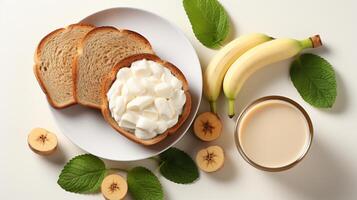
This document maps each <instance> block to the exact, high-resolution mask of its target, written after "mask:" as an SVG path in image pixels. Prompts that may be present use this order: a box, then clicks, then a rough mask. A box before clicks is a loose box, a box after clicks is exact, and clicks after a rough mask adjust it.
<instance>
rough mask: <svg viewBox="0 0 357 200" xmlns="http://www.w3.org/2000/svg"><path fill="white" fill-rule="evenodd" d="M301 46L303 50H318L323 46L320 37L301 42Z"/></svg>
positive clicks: (316, 36) (315, 36)
mask: <svg viewBox="0 0 357 200" xmlns="http://www.w3.org/2000/svg"><path fill="white" fill-rule="evenodd" d="M300 45H301V48H302V49H307V48H317V47H319V46H322V42H321V38H320V36H319V35H314V36H312V37H309V38H307V39H305V40H300Z"/></svg>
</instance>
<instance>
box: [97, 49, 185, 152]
mask: <svg viewBox="0 0 357 200" xmlns="http://www.w3.org/2000/svg"><path fill="white" fill-rule="evenodd" d="M142 59H147V60H152V61H154V62H158V63H160V64H161V65H163V66H164V67H166V68H168V69H169V70H170V71H171V73H172V74H173V75H174V76H175V77H176V78H178V79H179V80H181V81H182V88H183V90H184V92H185V95H186V103H185V105H184V108H183V110H182V114H181V115H180V117H179V119H178V122H177V123H176V124H175V125H174V126H173V127H171V128H169V129H167V130H166V131H165V132H164V133H162V134H160V135H158V136H156V137H154V138H152V139H149V140H142V139H139V138H137V137H136V136H135V135H134V134H133V133H131V132H129V131H127V130H125V129H123V128H121V127H119V125H118V123H117V122H116V121H115V120H114V119H113V118H112V116H111V112H110V109H109V105H108V104H109V103H108V99H107V92H108V90H109V89H110V87H111V85H112V84H113V82H114V81H115V80H116V74H117V73H118V71H119V70H120V69H121V68H123V67H130V65H131V63H133V62H134V61H137V60H142ZM101 97H102V102H103V104H102V106H101V111H102V115H103V117H104V119H105V121H107V122H108V123H109V124H110V125H111V126H112V127H113V128H114V129H115V130H116V131H118V132H119V133H120V134H122V135H124V136H125V137H127V138H128V139H130V140H132V141H134V142H136V143H138V144H142V145H146V146H149V145H154V144H157V143H159V142H161V141H163V140H164V139H165V138H166V137H167V136H169V135H172V134H174V133H175V132H176V131H177V130H178V129H179V128H180V127H181V126H182V124H183V123H184V122H185V121H186V119H187V118H188V116H189V114H190V112H191V106H192V100H191V94H190V92H189V85H188V82H187V80H186V78H185V76H184V75H183V73H182V72H181V71H180V70H179V69H178V68H177V67H176V66H175V65H173V64H171V63H169V62H166V61H163V60H161V59H160V58H159V57H157V56H156V55H152V54H137V55H133V56H130V57H128V58H125V59H123V60H122V61H120V62H119V63H118V64H117V65H116V66H115V67H114V68H113V70H112V71H111V73H110V74H109V75H108V77H107V78H106V80H105V83H104V84H103V87H102V94H101Z"/></svg>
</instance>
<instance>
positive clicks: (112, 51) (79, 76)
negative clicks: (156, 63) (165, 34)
mask: <svg viewBox="0 0 357 200" xmlns="http://www.w3.org/2000/svg"><path fill="white" fill-rule="evenodd" d="M140 53H149V54H153V53H154V52H153V50H152V48H151V45H150V43H149V41H148V40H147V39H146V38H145V37H143V36H141V35H140V34H138V33H136V32H133V31H130V30H118V29H116V28H114V27H109V26H104V27H98V28H95V29H93V30H92V31H90V32H89V33H88V34H87V35H86V36H85V37H84V38H83V40H82V42H81V45H80V48H79V50H78V56H77V57H76V59H75V61H74V62H75V64H74V66H75V67H74V68H73V70H74V76H73V80H74V93H75V98H76V101H77V102H78V103H79V104H82V105H85V106H89V107H93V108H98V109H100V108H101V106H102V98H101V95H100V94H101V88H102V87H103V80H104V78H105V77H106V76H107V75H108V74H109V73H110V72H111V71H112V69H113V67H114V66H115V64H117V63H118V62H119V61H120V60H122V59H124V58H126V57H128V56H131V55H135V54H140Z"/></svg>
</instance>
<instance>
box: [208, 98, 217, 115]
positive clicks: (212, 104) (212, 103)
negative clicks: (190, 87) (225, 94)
mask: <svg viewBox="0 0 357 200" xmlns="http://www.w3.org/2000/svg"><path fill="white" fill-rule="evenodd" d="M209 104H210V107H211V112H213V113H216V114H217V103H216V101H210V102H209Z"/></svg>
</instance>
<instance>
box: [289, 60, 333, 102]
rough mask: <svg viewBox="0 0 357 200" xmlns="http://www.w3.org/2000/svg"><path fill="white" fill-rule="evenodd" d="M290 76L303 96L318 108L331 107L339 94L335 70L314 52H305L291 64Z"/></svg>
mask: <svg viewBox="0 0 357 200" xmlns="http://www.w3.org/2000/svg"><path fill="white" fill-rule="evenodd" d="M290 78H291V80H292V82H293V84H294V86H295V88H296V89H297V90H298V91H299V93H300V95H301V96H302V98H303V99H304V100H305V101H306V102H308V103H309V104H311V105H312V106H315V107H318V108H330V107H332V105H333V104H334V102H335V99H336V96H337V89H336V85H337V84H336V77H335V72H334V71H333V68H332V66H331V64H330V63H328V62H327V61H326V60H325V59H323V58H321V57H319V56H317V55H314V54H303V55H301V56H299V57H298V58H297V59H296V60H295V61H294V62H293V63H292V65H291V68H290Z"/></svg>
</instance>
